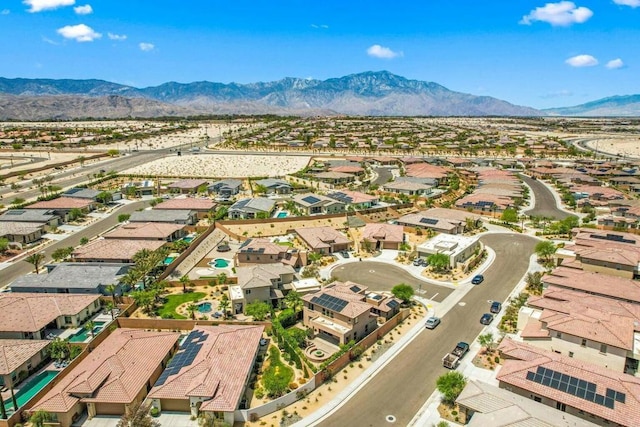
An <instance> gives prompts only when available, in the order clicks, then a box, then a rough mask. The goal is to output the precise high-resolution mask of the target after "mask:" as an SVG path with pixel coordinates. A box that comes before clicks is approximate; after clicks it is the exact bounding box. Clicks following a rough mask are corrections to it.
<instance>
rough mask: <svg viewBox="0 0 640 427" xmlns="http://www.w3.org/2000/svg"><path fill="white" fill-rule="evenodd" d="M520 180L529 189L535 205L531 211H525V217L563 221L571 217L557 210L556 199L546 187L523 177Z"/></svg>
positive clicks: (534, 180)
mask: <svg viewBox="0 0 640 427" xmlns="http://www.w3.org/2000/svg"><path fill="white" fill-rule="evenodd" d="M520 178H522V180H523V181H524V183H525V184H527V185H528V186H529V187H531V190H532V191H533V194H534V197H535V199H536V205H535V206H534V208H533V209H529V210H528V211H526V212H525V214H526V215H530V216H542V217H547V218H553V219H556V220H561V219H565V218H567V217H569V216H571V214H570V213H568V212H565V211H563V210H561V209H558V205H557V202H556V198H555V196H554V195H553V193H552V192H551V190H550V189H549V188H547V186H546V185H544V184H543V183H541V182H540V181H538V180H536V179H532V178H530V177H528V176H525V175H520Z"/></svg>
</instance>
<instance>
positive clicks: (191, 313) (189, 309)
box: [187, 303, 198, 320]
mask: <svg viewBox="0 0 640 427" xmlns="http://www.w3.org/2000/svg"><path fill="white" fill-rule="evenodd" d="M196 311H198V306H197V305H195V304H194V303H191V304H189V305H188V306H187V313H189V317H191V320H196Z"/></svg>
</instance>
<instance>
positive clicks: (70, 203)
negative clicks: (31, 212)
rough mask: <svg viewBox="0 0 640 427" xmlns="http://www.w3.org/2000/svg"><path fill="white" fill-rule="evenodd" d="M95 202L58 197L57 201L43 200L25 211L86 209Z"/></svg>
mask: <svg viewBox="0 0 640 427" xmlns="http://www.w3.org/2000/svg"><path fill="white" fill-rule="evenodd" d="M94 203H95V202H94V201H93V200H87V199H79V198H76V197H58V198H57V199H51V200H43V201H41V202H36V203H34V204H32V205H29V206H25V209H85V208H88V207H89V206H91V205H92V204H94Z"/></svg>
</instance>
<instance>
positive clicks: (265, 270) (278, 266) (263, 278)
mask: <svg viewBox="0 0 640 427" xmlns="http://www.w3.org/2000/svg"><path fill="white" fill-rule="evenodd" d="M236 272H237V275H238V286H240V287H241V288H242V289H251V288H262V287H270V286H271V285H272V280H277V279H279V278H280V276H281V275H282V274H293V273H294V272H295V270H294V269H293V267H291V266H290V265H284V264H282V263H279V262H277V263H273V264H259V265H251V266H246V267H237V268H236Z"/></svg>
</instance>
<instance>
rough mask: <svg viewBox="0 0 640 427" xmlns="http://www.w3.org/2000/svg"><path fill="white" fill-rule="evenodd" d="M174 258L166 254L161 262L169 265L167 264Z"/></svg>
mask: <svg viewBox="0 0 640 427" xmlns="http://www.w3.org/2000/svg"><path fill="white" fill-rule="evenodd" d="M174 259H176V257H173V256H168V257H166V258H165V259H164V261H162V263H163V264H164V265H169V264H171V263H172V262H173V260H174Z"/></svg>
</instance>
